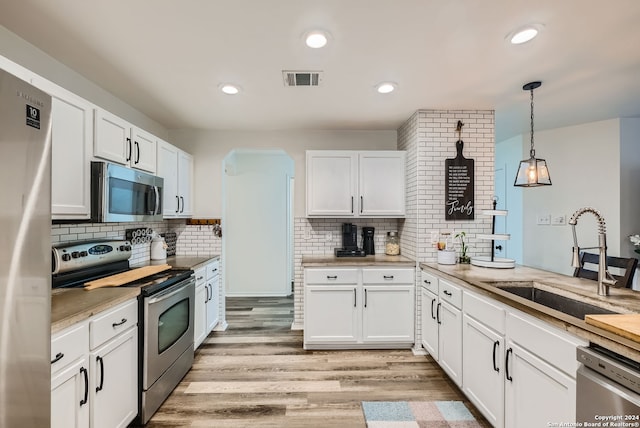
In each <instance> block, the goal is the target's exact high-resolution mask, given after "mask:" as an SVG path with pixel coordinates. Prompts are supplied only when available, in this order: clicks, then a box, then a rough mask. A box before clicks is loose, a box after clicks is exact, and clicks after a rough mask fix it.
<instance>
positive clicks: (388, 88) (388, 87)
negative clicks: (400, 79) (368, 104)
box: [376, 82, 398, 94]
mask: <svg viewBox="0 0 640 428" xmlns="http://www.w3.org/2000/svg"><path fill="white" fill-rule="evenodd" d="M397 87H398V85H396V84H395V83H393V82H382V83H379V84H378V85H376V91H378V93H380V94H388V93H391V92H393V91H395V90H396V88H397Z"/></svg>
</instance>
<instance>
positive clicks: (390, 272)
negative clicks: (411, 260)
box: [362, 268, 415, 284]
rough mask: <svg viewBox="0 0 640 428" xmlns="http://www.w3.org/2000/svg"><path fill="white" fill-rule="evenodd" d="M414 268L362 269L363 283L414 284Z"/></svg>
mask: <svg viewBox="0 0 640 428" xmlns="http://www.w3.org/2000/svg"><path fill="white" fill-rule="evenodd" d="M414 272H415V270H414V269H400V268H396V269H393V268H384V269H382V268H379V269H378V268H376V269H362V282H363V283H364V284H414V282H415V273H414Z"/></svg>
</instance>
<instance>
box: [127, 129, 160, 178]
mask: <svg viewBox="0 0 640 428" xmlns="http://www.w3.org/2000/svg"><path fill="white" fill-rule="evenodd" d="M131 146H132V149H131V150H132V151H131V159H130V165H131V167H132V168H136V169H141V170H143V171H147V172H150V173H152V174H155V172H156V152H157V146H156V137H154V136H153V135H151V134H149V133H148V132H146V131H144V130H142V129H140V128H136V127H133V128H131Z"/></svg>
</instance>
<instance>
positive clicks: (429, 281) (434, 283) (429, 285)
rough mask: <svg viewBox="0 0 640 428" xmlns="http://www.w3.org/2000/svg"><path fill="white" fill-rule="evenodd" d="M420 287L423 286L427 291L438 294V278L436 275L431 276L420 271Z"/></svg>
mask: <svg viewBox="0 0 640 428" xmlns="http://www.w3.org/2000/svg"><path fill="white" fill-rule="evenodd" d="M420 276H421V278H420V285H422V286H423V287H424V288H426V289H427V290H429V291H431V292H432V293H433V294H436V295H437V294H438V277H437V276H435V275H431V274H430V273H427V272H425V271H423V270H422V271H420Z"/></svg>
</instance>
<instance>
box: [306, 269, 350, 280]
mask: <svg viewBox="0 0 640 428" xmlns="http://www.w3.org/2000/svg"><path fill="white" fill-rule="evenodd" d="M304 280H305V283H306V284H357V283H358V269H305V271H304Z"/></svg>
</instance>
